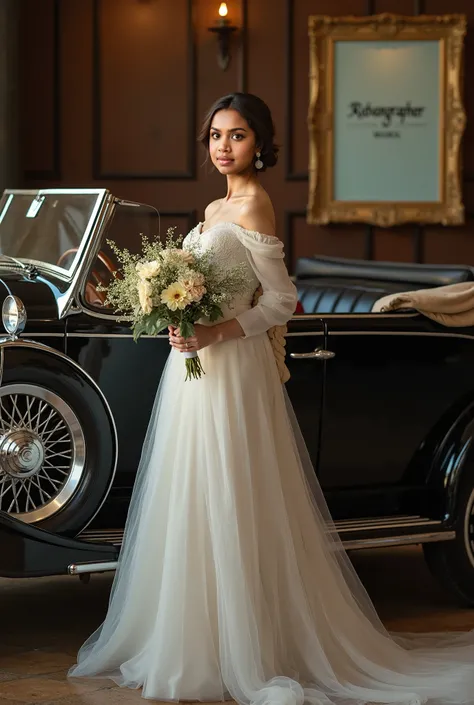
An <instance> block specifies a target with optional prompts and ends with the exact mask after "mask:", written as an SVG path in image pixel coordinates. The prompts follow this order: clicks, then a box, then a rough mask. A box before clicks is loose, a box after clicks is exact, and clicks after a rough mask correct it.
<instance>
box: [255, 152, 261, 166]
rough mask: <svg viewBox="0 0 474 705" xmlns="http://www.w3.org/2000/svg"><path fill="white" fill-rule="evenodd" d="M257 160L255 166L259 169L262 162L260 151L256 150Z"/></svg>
mask: <svg viewBox="0 0 474 705" xmlns="http://www.w3.org/2000/svg"><path fill="white" fill-rule="evenodd" d="M256 156H257V161H256V162H255V168H256V169H261V168H262V167H263V162H262V160H261V159H260V152H257V155H256Z"/></svg>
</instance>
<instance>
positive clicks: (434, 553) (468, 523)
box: [423, 463, 474, 606]
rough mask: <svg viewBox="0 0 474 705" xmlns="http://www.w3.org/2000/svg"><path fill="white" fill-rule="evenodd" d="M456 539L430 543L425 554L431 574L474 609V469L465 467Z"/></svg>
mask: <svg viewBox="0 0 474 705" xmlns="http://www.w3.org/2000/svg"><path fill="white" fill-rule="evenodd" d="M456 514H457V516H456V522H455V526H454V529H455V531H456V538H455V539H454V540H452V541H441V542H436V543H427V544H424V546H423V552H424V555H425V559H426V562H427V564H428V567H429V569H430V571H431V573H432V574H433V575H434V576H435V578H436V579H437V580H438V581H439V582H440V583H441V584H442V585H443V587H444V588H446V589H447V590H448V591H449V592H450V593H451V594H452V595H453V596H454V597H455V598H456V600H457V601H458V602H460V603H461V604H463V605H468V606H474V465H473V464H472V463H469V465H467V466H466V467H465V470H464V475H463V477H462V479H461V483H460V488H459V493H458V500H457V503H456Z"/></svg>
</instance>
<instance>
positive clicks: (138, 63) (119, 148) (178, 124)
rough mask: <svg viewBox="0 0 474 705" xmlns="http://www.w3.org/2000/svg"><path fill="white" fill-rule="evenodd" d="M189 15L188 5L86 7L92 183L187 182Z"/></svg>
mask: <svg viewBox="0 0 474 705" xmlns="http://www.w3.org/2000/svg"><path fill="white" fill-rule="evenodd" d="M191 11H192V2H191V1H190V0H173V2H172V3H170V2H169V1H168V0H154V2H137V0H94V42H95V51H94V58H95V65H94V77H95V90H94V110H95V118H96V121H97V122H96V125H95V138H96V144H95V148H96V159H97V166H96V171H97V174H96V175H97V177H99V178H134V177H135V178H175V177H177V176H178V177H185V178H186V177H188V178H192V177H193V175H194V157H193V151H194V150H193V146H194V142H195V123H194V111H195V105H194V100H193V99H190V97H192V96H193V91H194V85H193V83H192V81H194V73H193V71H194V68H193V58H194V48H193V45H194V36H193V29H192V24H191V21H190V17H189V15H190V13H191ZM112 126H113V127H112ZM190 149H191V153H190Z"/></svg>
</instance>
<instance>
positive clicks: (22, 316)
mask: <svg viewBox="0 0 474 705" xmlns="http://www.w3.org/2000/svg"><path fill="white" fill-rule="evenodd" d="M2 323H3V327H4V328H5V330H6V331H7V333H8V334H9V335H12V336H15V335H17V334H18V333H21V332H22V331H23V329H24V327H25V325H26V310H25V307H24V305H23V301H22V300H21V299H19V298H18V296H12V295H10V296H7V298H6V299H5V301H4V302H3V306H2Z"/></svg>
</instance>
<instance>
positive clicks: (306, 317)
mask: <svg viewBox="0 0 474 705" xmlns="http://www.w3.org/2000/svg"><path fill="white" fill-rule="evenodd" d="M417 316H421V313H418V311H416V312H414V313H298V314H297V315H295V316H292V318H291V320H292V321H312V320H314V319H315V318H324V319H327V318H333V319H336V320H341V319H342V318H363V319H364V320H365V319H367V318H377V319H379V318H416V317H417Z"/></svg>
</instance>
